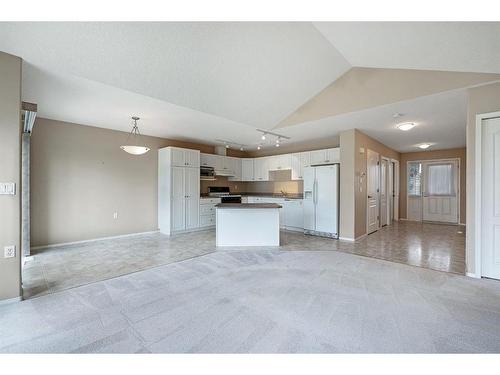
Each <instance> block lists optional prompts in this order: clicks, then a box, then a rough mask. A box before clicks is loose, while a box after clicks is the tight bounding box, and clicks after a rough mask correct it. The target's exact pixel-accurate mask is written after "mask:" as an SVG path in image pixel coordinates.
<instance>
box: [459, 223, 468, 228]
mask: <svg viewBox="0 0 500 375" xmlns="http://www.w3.org/2000/svg"><path fill="white" fill-rule="evenodd" d="M458 225H462V226H464V227H465V226H466V225H465V223H458Z"/></svg>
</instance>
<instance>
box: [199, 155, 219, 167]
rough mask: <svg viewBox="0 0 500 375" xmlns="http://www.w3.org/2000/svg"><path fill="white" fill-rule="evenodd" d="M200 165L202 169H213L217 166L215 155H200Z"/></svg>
mask: <svg viewBox="0 0 500 375" xmlns="http://www.w3.org/2000/svg"><path fill="white" fill-rule="evenodd" d="M200 164H201V165H202V166H203V167H212V168H214V169H215V167H216V166H217V155H213V154H200Z"/></svg>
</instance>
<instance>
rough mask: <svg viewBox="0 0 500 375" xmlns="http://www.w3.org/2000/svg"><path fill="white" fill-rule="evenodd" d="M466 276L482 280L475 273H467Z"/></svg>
mask: <svg viewBox="0 0 500 375" xmlns="http://www.w3.org/2000/svg"><path fill="white" fill-rule="evenodd" d="M465 276H467V277H473V278H474V279H480V278H481V277H480V276H478V275H476V274H475V273H472V272H466V273H465Z"/></svg>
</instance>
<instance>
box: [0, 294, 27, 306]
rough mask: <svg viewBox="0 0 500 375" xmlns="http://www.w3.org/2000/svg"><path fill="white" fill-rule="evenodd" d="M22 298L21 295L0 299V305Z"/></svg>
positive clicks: (19, 300)
mask: <svg viewBox="0 0 500 375" xmlns="http://www.w3.org/2000/svg"><path fill="white" fill-rule="evenodd" d="M22 300H23V297H21V296H19V297H14V298H9V299H2V300H0V306H3V305H10V304H11V303H16V302H21V301H22Z"/></svg>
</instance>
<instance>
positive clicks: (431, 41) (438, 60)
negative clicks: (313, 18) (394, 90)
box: [314, 22, 500, 73]
mask: <svg viewBox="0 0 500 375" xmlns="http://www.w3.org/2000/svg"><path fill="white" fill-rule="evenodd" d="M314 26H315V27H316V28H317V29H318V30H319V31H320V32H321V33H322V34H323V35H325V37H326V38H327V39H328V40H329V41H330V42H331V43H332V45H334V46H335V48H336V49H337V50H338V51H340V53H341V54H342V55H343V56H344V57H345V58H346V59H347V61H349V63H350V64H351V65H352V66H361V67H369V68H399V69H422V70H449V71H459V72H479V73H500V22H315V23H314Z"/></svg>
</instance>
